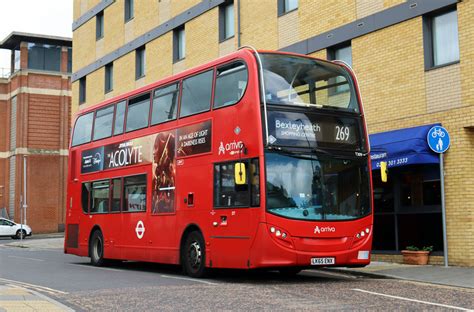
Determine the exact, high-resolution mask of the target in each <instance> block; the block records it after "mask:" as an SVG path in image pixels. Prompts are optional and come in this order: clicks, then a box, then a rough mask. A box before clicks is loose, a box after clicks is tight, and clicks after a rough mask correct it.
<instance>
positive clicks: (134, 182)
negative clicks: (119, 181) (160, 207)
mask: <svg viewBox="0 0 474 312" xmlns="http://www.w3.org/2000/svg"><path fill="white" fill-rule="evenodd" d="M123 211H146V175H139V176H133V177H126V178H124V199H123Z"/></svg>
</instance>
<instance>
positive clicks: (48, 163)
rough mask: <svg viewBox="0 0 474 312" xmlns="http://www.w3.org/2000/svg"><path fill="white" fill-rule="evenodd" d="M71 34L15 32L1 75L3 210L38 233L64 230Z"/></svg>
mask: <svg viewBox="0 0 474 312" xmlns="http://www.w3.org/2000/svg"><path fill="white" fill-rule="evenodd" d="M71 43H72V42H71V39H69V38H62V37H51V36H42V35H34V34H26V33H18V32H13V33H11V34H10V35H9V36H8V37H7V38H5V39H4V40H3V41H1V42H0V49H8V50H11V51H12V53H11V68H10V71H9V72H10V74H8V75H5V77H2V78H0V125H2V126H1V127H0V209H1V210H2V214H3V215H4V216H7V217H9V218H11V219H14V220H15V221H16V222H19V221H20V214H21V210H20V205H21V201H22V197H23V194H24V193H23V192H24V191H23V182H24V181H23V180H24V178H23V176H24V170H25V168H24V158H25V157H26V182H27V183H26V185H27V204H28V208H27V212H26V220H27V223H28V225H30V226H31V228H32V230H33V233H45V232H57V231H62V230H63V229H64V218H65V207H66V202H65V201H66V175H67V159H68V157H67V156H68V142H69V131H70V130H69V129H70V115H71V78H70V72H71V70H70V68H71Z"/></svg>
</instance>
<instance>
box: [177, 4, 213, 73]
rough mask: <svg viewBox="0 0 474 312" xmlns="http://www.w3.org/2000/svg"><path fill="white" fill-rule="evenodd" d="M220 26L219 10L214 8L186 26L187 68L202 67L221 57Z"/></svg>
mask: <svg viewBox="0 0 474 312" xmlns="http://www.w3.org/2000/svg"><path fill="white" fill-rule="evenodd" d="M218 24H219V8H214V9H212V10H211V11H208V12H207V13H206V14H203V15H201V16H199V17H196V18H195V19H193V20H192V21H190V22H188V23H187V24H186V26H185V32H186V67H187V68H190V67H194V66H198V65H201V64H203V63H206V62H208V61H211V60H213V59H215V58H217V57H218V56H219V28H218V27H217V25H218ZM203 52H204V53H203Z"/></svg>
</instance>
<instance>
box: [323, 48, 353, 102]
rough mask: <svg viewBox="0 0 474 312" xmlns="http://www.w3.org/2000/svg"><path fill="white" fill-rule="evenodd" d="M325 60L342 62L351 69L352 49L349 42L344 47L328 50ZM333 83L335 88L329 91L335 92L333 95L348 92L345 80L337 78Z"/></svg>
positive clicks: (340, 77)
mask: <svg viewBox="0 0 474 312" xmlns="http://www.w3.org/2000/svg"><path fill="white" fill-rule="evenodd" d="M327 58H328V59H329V60H331V61H334V60H338V61H343V62H344V63H346V64H347V65H349V66H351V67H352V47H351V44H350V42H349V43H346V44H344V45H339V46H337V47H334V48H332V49H328V51H327ZM334 83H336V84H337V86H336V87H335V89H330V91H331V90H332V91H335V93H341V92H347V91H349V84H348V83H347V79H346V78H344V77H342V76H338V77H336V78H335V81H334Z"/></svg>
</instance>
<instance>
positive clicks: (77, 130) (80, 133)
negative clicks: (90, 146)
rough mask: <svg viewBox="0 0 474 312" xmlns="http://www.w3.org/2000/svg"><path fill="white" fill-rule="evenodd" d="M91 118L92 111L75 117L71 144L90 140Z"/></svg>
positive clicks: (79, 143) (92, 118)
mask: <svg viewBox="0 0 474 312" xmlns="http://www.w3.org/2000/svg"><path fill="white" fill-rule="evenodd" d="M93 120H94V113H93V112H91V113H88V114H86V115H82V116H80V117H79V118H77V121H76V126H75V127H74V135H73V136H72V146H76V145H81V144H84V143H87V142H90V141H91V134H92V122H93Z"/></svg>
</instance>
